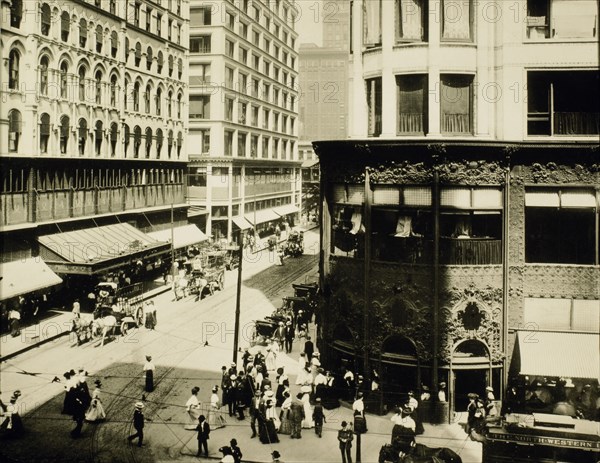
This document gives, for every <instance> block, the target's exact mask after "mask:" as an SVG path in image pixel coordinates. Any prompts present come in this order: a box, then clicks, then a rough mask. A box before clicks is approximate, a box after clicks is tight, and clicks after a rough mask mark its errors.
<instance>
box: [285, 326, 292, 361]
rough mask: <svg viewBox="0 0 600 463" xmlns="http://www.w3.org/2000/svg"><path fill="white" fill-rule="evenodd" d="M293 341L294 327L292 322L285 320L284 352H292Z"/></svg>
mask: <svg viewBox="0 0 600 463" xmlns="http://www.w3.org/2000/svg"><path fill="white" fill-rule="evenodd" d="M293 341H294V327H293V326H292V322H289V321H288V322H286V324H285V352H286V353H287V354H289V353H290V352H292V342H293Z"/></svg>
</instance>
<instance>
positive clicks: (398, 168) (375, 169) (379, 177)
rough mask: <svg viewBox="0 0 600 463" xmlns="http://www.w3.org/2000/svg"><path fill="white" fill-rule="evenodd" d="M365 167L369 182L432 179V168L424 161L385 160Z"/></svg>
mask: <svg viewBox="0 0 600 463" xmlns="http://www.w3.org/2000/svg"><path fill="white" fill-rule="evenodd" d="M367 169H368V171H369V180H370V181H371V184H384V183H389V184H396V185H401V184H429V183H431V182H432V181H433V169H432V168H431V166H430V165H428V164H427V163H425V162H410V161H406V160H403V161H387V162H385V163H381V164H379V165H375V166H370V167H368V168H367Z"/></svg>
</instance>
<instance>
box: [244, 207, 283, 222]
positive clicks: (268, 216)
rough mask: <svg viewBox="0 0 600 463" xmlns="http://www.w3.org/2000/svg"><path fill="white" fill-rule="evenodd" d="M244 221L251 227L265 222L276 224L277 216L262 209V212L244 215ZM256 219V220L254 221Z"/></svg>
mask: <svg viewBox="0 0 600 463" xmlns="http://www.w3.org/2000/svg"><path fill="white" fill-rule="evenodd" d="M244 217H245V219H246V220H247V221H248V222H250V223H251V224H253V225H257V224H259V223H265V222H276V221H278V220H279V215H277V214H276V213H275V211H274V210H273V209H263V210H262V211H256V214H255V213H254V212H250V213H249V214H246V215H245V216H244ZM255 218H256V220H254V219H255Z"/></svg>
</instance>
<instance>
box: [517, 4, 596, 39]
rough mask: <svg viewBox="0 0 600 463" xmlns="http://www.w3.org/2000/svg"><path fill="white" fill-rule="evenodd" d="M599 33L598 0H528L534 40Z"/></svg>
mask: <svg viewBox="0 0 600 463" xmlns="http://www.w3.org/2000/svg"><path fill="white" fill-rule="evenodd" d="M597 34H598V2H597V0H527V38H529V39H531V40H544V39H553V38H555V39H586V38H588V39H592V38H594V37H597V36H598V35H597Z"/></svg>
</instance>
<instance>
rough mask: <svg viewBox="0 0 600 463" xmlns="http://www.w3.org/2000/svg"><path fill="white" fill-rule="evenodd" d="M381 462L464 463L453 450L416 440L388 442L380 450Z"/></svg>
mask: <svg viewBox="0 0 600 463" xmlns="http://www.w3.org/2000/svg"><path fill="white" fill-rule="evenodd" d="M378 461H379V463H442V462H443V463H462V459H461V458H460V456H459V455H458V454H457V453H456V452H454V451H453V450H451V449H449V448H446V447H441V448H430V447H427V446H426V445H422V444H416V443H415V442H414V441H412V442H411V443H408V444H406V445H405V446H404V445H398V443H397V442H396V444H395V445H394V444H392V445H390V444H386V445H384V446H383V447H381V450H380V451H379V460H378Z"/></svg>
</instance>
